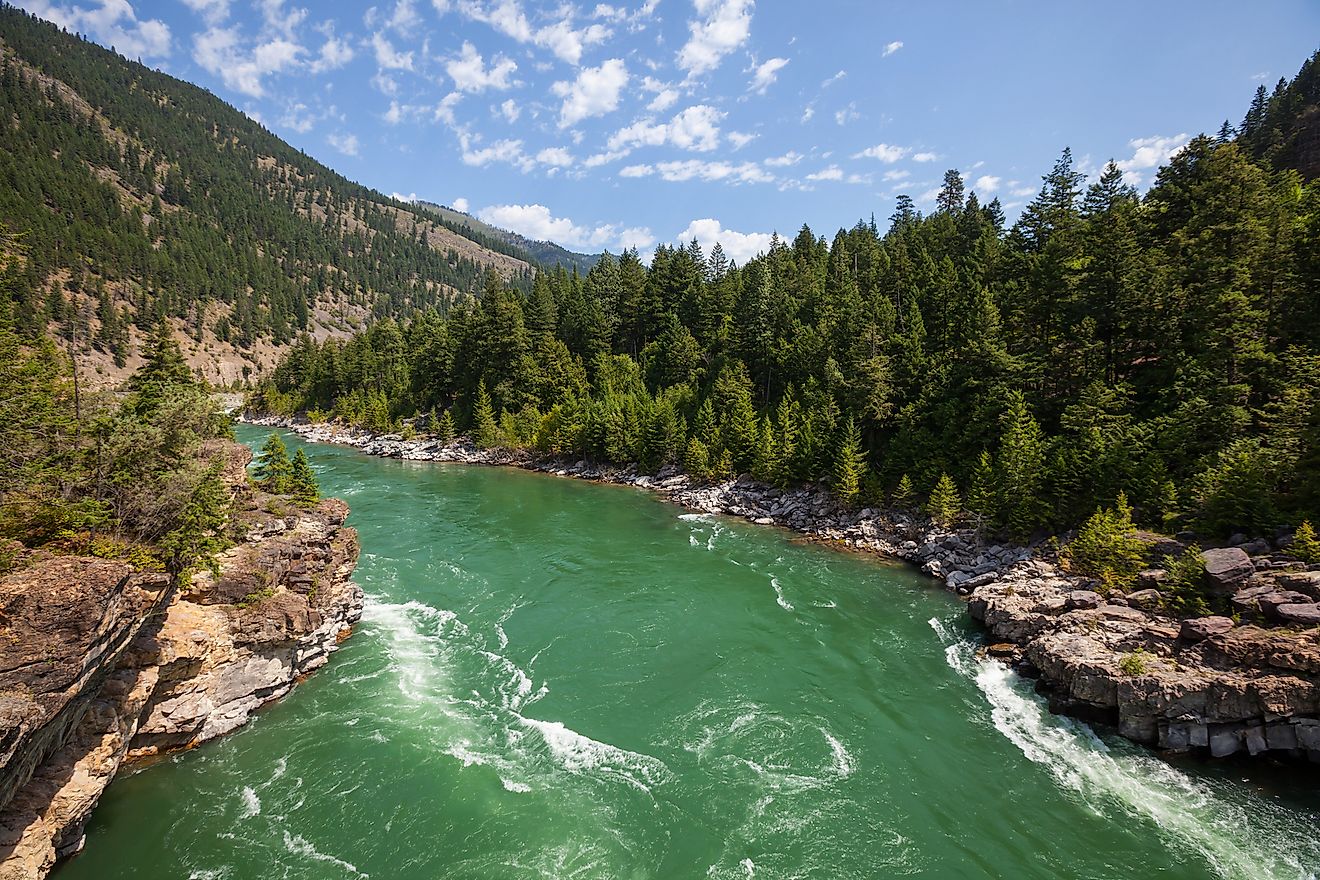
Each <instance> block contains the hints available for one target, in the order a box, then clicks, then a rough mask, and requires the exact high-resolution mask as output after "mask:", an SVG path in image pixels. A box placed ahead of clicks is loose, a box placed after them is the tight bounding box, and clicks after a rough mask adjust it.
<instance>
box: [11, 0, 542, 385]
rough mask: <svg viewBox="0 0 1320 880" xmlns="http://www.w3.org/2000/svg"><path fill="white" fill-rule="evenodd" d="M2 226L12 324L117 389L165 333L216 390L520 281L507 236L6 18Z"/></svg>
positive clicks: (528, 264)
mask: <svg viewBox="0 0 1320 880" xmlns="http://www.w3.org/2000/svg"><path fill="white" fill-rule="evenodd" d="M0 119H3V120H6V124H5V125H2V126H0V182H2V184H3V185H0V226H3V227H7V228H8V229H10V230H11V231H13V232H15V233H17V234H19V236H20V237H21V241H22V243H23V246H24V250H25V253H24V255H23V256H24V267H23V271H22V272H21V273H20V275H19V278H18V280H17V283H16V287H17V289H16V290H15V291H14V292H13V299H14V311H15V318H16V321H17V323H18V324H19V325H20V327H21V328H24V329H26V330H38V329H42V328H45V329H48V330H50V331H52V332H53V333H55V334H56V335H58V336H62V337H64V338H65V339H66V340H67V341H68V342H69V344H70V345H71V346H72V347H73V348H74V349H75V350H76V351H77V352H78V362H79V366H80V369H81V370H83V371H84V372H85V373H86V374H87V378H88V380H89V381H90V382H91V383H92V384H96V385H113V384H116V383H117V382H119V381H121V380H122V379H123V378H124V377H125V376H126V375H128V373H130V372H131V371H132V370H133V369H134V368H135V367H136V366H138V364H139V363H140V356H139V350H140V348H141V343H142V341H143V340H144V339H145V337H146V336H147V335H148V334H149V332H150V331H151V329H152V328H153V327H154V326H155V324H156V323H157V322H158V321H160V320H162V319H164V320H166V321H168V322H169V324H170V325H171V326H172V327H173V328H174V330H175V332H176V334H177V336H178V337H179V339H180V341H181V342H182V343H183V345H184V350H185V354H186V356H187V357H188V360H189V363H190V364H191V365H192V366H193V367H194V368H196V369H198V370H200V371H201V372H202V374H203V375H205V376H206V377H207V378H208V379H210V380H211V381H214V382H224V383H228V382H233V381H236V380H240V379H243V378H245V377H248V376H251V375H256V374H260V373H261V372H262V371H264V370H265V369H267V368H268V367H269V366H270V365H271V364H272V363H273V362H274V360H275V359H276V357H277V354H278V352H279V350H280V349H281V348H282V347H283V346H284V345H286V344H287V343H288V342H290V341H291V340H292V339H294V338H295V337H296V336H297V335H299V334H301V333H303V332H307V333H310V334H312V335H313V336H315V337H316V338H319V339H323V338H326V337H327V336H339V335H348V334H350V333H351V332H352V331H353V330H354V329H355V328H357V327H360V326H362V325H363V324H364V323H365V322H367V321H368V320H370V319H371V318H372V317H380V316H403V315H407V314H410V313H411V312H413V311H414V310H417V309H421V308H430V307H437V306H438V307H440V308H441V309H444V308H446V307H447V306H448V304H450V303H452V302H453V301H455V300H456V299H458V298H462V297H464V296H466V295H468V294H469V293H471V292H473V291H474V290H477V289H480V288H481V287H482V285H483V284H484V281H483V279H484V277H485V275H486V273H487V271H490V270H493V271H495V272H497V273H498V274H499V275H500V276H501V277H502V278H504V279H505V280H506V281H509V282H511V283H513V285H514V286H515V287H519V288H525V287H526V286H527V285H528V284H529V283H530V278H531V275H532V272H533V263H534V262H535V261H537V260H538V258H536V257H534V256H532V255H531V254H529V253H528V249H527V248H524V247H522V246H520V245H519V244H518V243H517V242H515V241H511V240H510V239H509V238H508V234H507V233H502V232H499V233H496V232H495V231H486V230H483V229H481V228H478V227H476V226H474V224H473V223H472V221H471V218H466V217H464V218H463V220H462V222H458V221H457V220H455V219H453V218H451V217H446V216H444V215H442V214H441V213H439V212H435V211H430V210H426V209H423V208H419V207H417V206H413V205H410V204H407V203H403V202H399V201H396V200H394V199H391V198H389V197H386V196H384V195H382V194H381V193H378V192H376V191H374V190H371V189H369V188H367V187H364V186H361V185H359V184H357V183H354V182H353V181H350V180H348V179H346V178H345V177H343V176H342V175H340V174H338V173H336V172H335V171H333V170H332V169H330V168H328V167H327V166H325V165H323V164H321V163H320V162H318V161H316V160H315V159H313V158H311V157H310V156H308V155H307V154H306V153H303V152H302V151H300V150H297V149H295V148H294V147H292V146H290V145H289V144H287V143H285V142H284V141H282V140H280V139H279V138H278V137H276V136H275V135H274V134H272V133H271V132H270V131H268V130H267V129H266V128H265V127H263V126H262V125H261V124H260V123H258V122H257V121H255V120H253V119H251V118H249V117H248V116H246V115H244V114H243V113H241V112H239V111H238V110H237V109H235V108H234V107H232V106H230V105H229V104H226V103H225V102H224V101H222V100H221V99H219V98H217V97H216V96H215V95H213V94H211V93H210V92H207V91H206V90H204V89H201V88H199V87H197V86H194V85H192V84H190V83H187V82H183V81H181V80H178V79H175V78H174V77H171V76H168V75H166V74H163V73H160V72H158V71H154V70H151V69H150V68H147V67H145V66H143V65H142V64H140V63H137V62H133V61H129V60H127V59H125V58H123V57H121V56H119V55H117V54H115V53H113V52H110V51H107V50H106V49H103V48H101V47H100V46H97V45H96V44H94V43H91V42H89V41H86V40H84V39H82V38H80V37H78V36H75V35H72V34H69V33H66V32H64V31H62V30H61V29H59V28H57V27H56V26H54V25H52V24H49V23H47V22H45V21H42V20H40V19H37V18H35V17H33V16H30V15H28V14H27V13H25V12H22V11H21V10H18V9H15V8H13V7H11V6H9V5H7V4H3V5H0Z"/></svg>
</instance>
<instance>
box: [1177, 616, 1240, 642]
mask: <svg viewBox="0 0 1320 880" xmlns="http://www.w3.org/2000/svg"><path fill="white" fill-rule="evenodd" d="M1232 628H1233V621H1232V620H1230V619H1229V618H1227V617H1198V618H1194V619H1192V620H1184V621H1183V622H1182V627H1181V628H1180V629H1179V630H1178V635H1179V637H1181V638H1183V639H1185V640H1186V641H1189V642H1200V641H1204V640H1205V639H1208V638H1210V637H1211V636H1218V635H1223V634H1224V633H1226V632H1228V631H1229V630H1231V629H1232Z"/></svg>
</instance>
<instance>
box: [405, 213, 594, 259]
mask: <svg viewBox="0 0 1320 880" xmlns="http://www.w3.org/2000/svg"><path fill="white" fill-rule="evenodd" d="M417 204H418V205H419V206H420V207H424V208H427V209H429V210H432V211H434V212H436V213H437V214H439V215H440V216H441V217H442V218H443V219H444V220H445V222H447V223H450V224H452V225H453V226H454V227H455V228H457V229H458V231H460V232H465V234H466V232H471V233H474V234H477V235H481V236H485V237H486V238H492V239H495V240H497V241H502V242H504V243H505V244H507V245H510V246H512V247H514V248H516V249H518V250H519V251H520V252H522V253H526V254H528V255H529V256H530V257H531V258H532V259H533V260H535V261H536V262H537V263H539V264H541V265H542V266H544V267H545V268H547V269H553V268H555V267H556V266H563V267H564V268H565V269H577V270H578V271H579V272H583V273H585V272H589V271H591V267H592V266H594V265H596V261H597V260H599V259H600V254H579V253H575V252H574V251H570V250H569V249H568V248H566V247H563V246H562V245H558V244H555V243H554V242H553V241H534V240H532V239H530V238H526V237H525V236H522V235H519V234H518V233H516V232H510V231H509V230H507V229H500V228H499V227H498V226H491V225H490V224H489V223H484V222H482V221H481V220H478V219H477V218H476V217H473V216H472V215H471V214H467V213H464V212H463V211H457V210H455V209H453V208H449V207H446V206H445V205H437V204H435V203H434V202H418V203H417Z"/></svg>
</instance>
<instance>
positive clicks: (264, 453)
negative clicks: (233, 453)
mask: <svg viewBox="0 0 1320 880" xmlns="http://www.w3.org/2000/svg"><path fill="white" fill-rule="evenodd" d="M255 476H256V478H257V485H258V486H260V487H261V488H262V489H264V490H266V491H267V492H270V493H271V494H272V495H287V494H288V493H289V492H290V491H291V487H292V479H293V463H292V462H290V461H289V449H288V447H286V446H285V445H284V441H283V440H282V439H281V438H280V435H279V434H276V433H274V432H272V433H271V435H270V436H269V437H267V438H266V442H265V444H264V445H262V447H261V452H260V453H259V454H258V456H257V469H256V474H255Z"/></svg>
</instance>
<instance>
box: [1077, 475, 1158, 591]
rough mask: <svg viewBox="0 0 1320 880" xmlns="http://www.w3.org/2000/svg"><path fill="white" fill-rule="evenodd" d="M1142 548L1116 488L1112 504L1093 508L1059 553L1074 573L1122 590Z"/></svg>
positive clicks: (1136, 568)
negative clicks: (1111, 505) (1091, 512)
mask: <svg viewBox="0 0 1320 880" xmlns="http://www.w3.org/2000/svg"><path fill="white" fill-rule="evenodd" d="M1145 551H1146V546H1145V544H1143V543H1142V541H1141V540H1140V539H1138V538H1137V537H1136V527H1135V526H1134V525H1133V524H1132V508H1131V507H1130V506H1129V505H1128V500H1127V495H1126V494H1124V493H1122V492H1119V493H1118V500H1117V502H1116V503H1115V504H1114V506H1113V507H1112V508H1109V509H1105V508H1102V509H1099V510H1097V511H1096V512H1095V514H1094V515H1092V516H1091V518H1090V519H1088V520H1087V521H1086V523H1085V524H1083V526H1082V528H1081V530H1080V531H1079V532H1078V533H1077V537H1076V538H1074V539H1073V540H1072V541H1071V542H1070V543H1069V544H1068V546H1067V547H1065V548H1064V549H1063V552H1062V553H1061V554H1060V557H1061V558H1062V560H1063V564H1064V566H1065V567H1066V568H1067V569H1068V570H1069V571H1071V572H1073V573H1074V574H1082V575H1089V576H1090V577H1094V578H1096V579H1098V580H1099V581H1100V583H1101V584H1102V585H1103V586H1104V587H1105V589H1107V590H1125V589H1127V588H1128V587H1130V586H1131V585H1132V583H1133V580H1134V579H1135V578H1136V576H1137V572H1139V571H1141V567H1142V564H1143V562H1144V561H1145Z"/></svg>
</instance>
